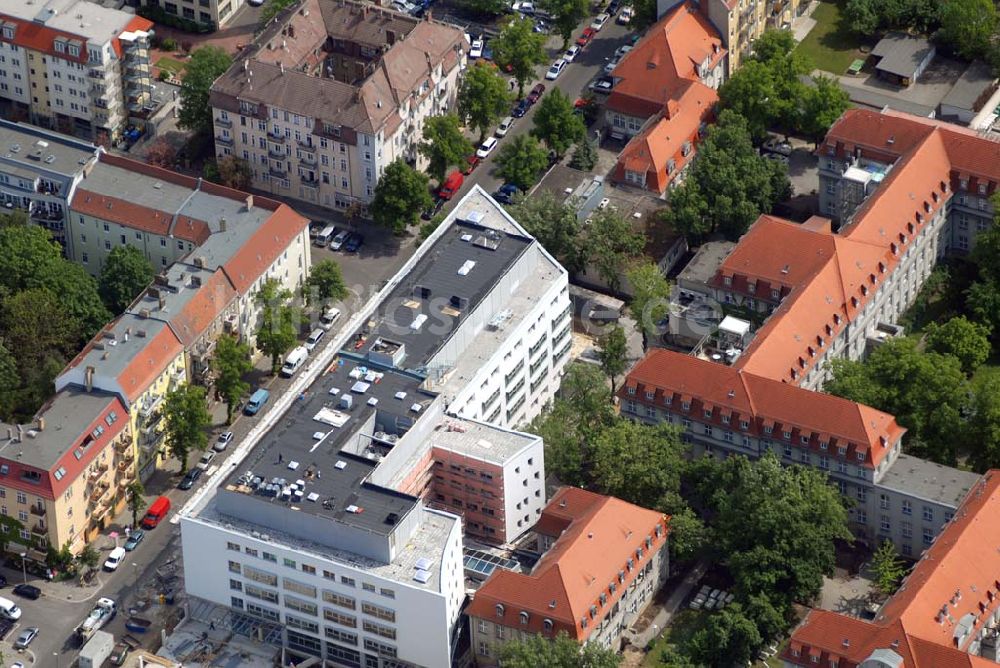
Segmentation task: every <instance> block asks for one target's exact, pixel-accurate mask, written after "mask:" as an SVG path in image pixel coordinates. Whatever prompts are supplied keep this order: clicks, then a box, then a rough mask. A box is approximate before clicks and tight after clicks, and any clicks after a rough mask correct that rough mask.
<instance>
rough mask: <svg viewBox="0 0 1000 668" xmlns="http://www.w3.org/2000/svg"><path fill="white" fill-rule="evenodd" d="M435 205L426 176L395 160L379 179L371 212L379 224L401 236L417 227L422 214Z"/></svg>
mask: <svg viewBox="0 0 1000 668" xmlns="http://www.w3.org/2000/svg"><path fill="white" fill-rule="evenodd" d="M433 203H434V200H433V199H432V198H431V194H430V185H429V182H428V180H427V175H426V174H423V173H422V172H418V171H416V170H415V169H413V168H412V167H410V166H409V165H407V164H406V163H405V162H403V160H394V161H393V162H391V163H389V166H388V167H386V168H385V171H384V172H383V173H382V176H381V177H380V178H379V180H378V185H376V186H375V193H374V196H373V197H372V201H371V203H370V204H369V205H368V210H369V212H371V216H372V219H373V220H374V221H375V222H376V223H377V224H379V225H382V226H383V227H388V228H389V229H390V230H392V231H393V232H396V233H397V234H399V233H402V232H405V231H406V228H407V227H410V226H411V225H416V224H417V222H418V221H419V220H420V212H421V211H423V210H424V209H426V208H428V207H429V206H431V204H433Z"/></svg>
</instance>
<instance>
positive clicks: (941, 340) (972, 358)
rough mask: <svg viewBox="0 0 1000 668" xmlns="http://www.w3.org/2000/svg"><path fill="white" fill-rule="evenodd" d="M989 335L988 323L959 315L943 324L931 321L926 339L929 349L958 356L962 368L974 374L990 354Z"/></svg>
mask: <svg viewBox="0 0 1000 668" xmlns="http://www.w3.org/2000/svg"><path fill="white" fill-rule="evenodd" d="M989 336H990V328H989V327H988V326H987V325H982V324H979V323H976V322H972V321H971V320H969V319H967V318H966V317H965V316H958V317H956V318H952V319H951V320H949V321H948V322H946V323H944V324H943V325H939V324H937V323H936V322H932V323H930V324H929V325H928V326H927V334H926V336H925V341H926V343H927V348H928V350H932V351H934V352H936V353H941V354H942V355H952V356H954V357H957V358H958V361H959V362H960V363H961V364H962V370H963V371H964V372H965V373H967V374H972V373H974V372H975V371H976V369H978V368H979V367H980V366H982V364H983V362H985V361H986V360H987V359H988V358H989V356H990V350H991V346H990V339H989Z"/></svg>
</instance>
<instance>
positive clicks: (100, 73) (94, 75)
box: [87, 67, 107, 80]
mask: <svg viewBox="0 0 1000 668" xmlns="http://www.w3.org/2000/svg"><path fill="white" fill-rule="evenodd" d="M87 76H88V77H90V78H91V79H101V80H104V79H105V78H107V72H105V71H104V70H102V69H100V68H97V67H91V68H90V69H89V70H87Z"/></svg>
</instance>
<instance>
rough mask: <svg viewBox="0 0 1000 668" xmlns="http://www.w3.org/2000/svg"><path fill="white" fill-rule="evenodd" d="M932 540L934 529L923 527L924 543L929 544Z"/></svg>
mask: <svg viewBox="0 0 1000 668" xmlns="http://www.w3.org/2000/svg"><path fill="white" fill-rule="evenodd" d="M933 542H934V531H933V530H932V529H924V545H930V544H931V543H933Z"/></svg>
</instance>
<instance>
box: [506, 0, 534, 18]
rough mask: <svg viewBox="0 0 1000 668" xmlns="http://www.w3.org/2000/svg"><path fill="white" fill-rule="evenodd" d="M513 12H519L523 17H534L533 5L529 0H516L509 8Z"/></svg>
mask: <svg viewBox="0 0 1000 668" xmlns="http://www.w3.org/2000/svg"><path fill="white" fill-rule="evenodd" d="M510 8H511V9H513V10H514V11H515V12H520V13H522V14H524V15H525V16H534V15H535V3H534V2H530V1H529V0H518V1H517V2H515V3H514V4H513V5H511V6H510Z"/></svg>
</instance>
